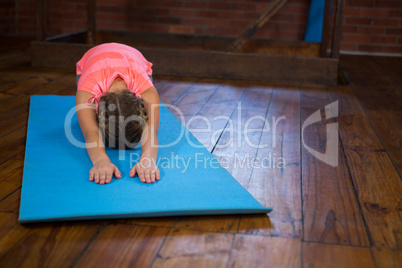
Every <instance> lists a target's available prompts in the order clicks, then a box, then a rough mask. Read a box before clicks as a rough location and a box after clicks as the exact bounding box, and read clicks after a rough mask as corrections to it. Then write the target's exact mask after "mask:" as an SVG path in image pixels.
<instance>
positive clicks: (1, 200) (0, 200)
mask: <svg viewBox="0 0 402 268" xmlns="http://www.w3.org/2000/svg"><path fill="white" fill-rule="evenodd" d="M21 188H22V186H19V187H18V188H17V189H15V190H14V191H12V192H11V193H9V194H8V195H6V196H5V197H3V198H2V199H0V203H1V202H3V201H4V200H5V199H7V198H8V197H9V196H11V195H12V194H14V193H15V192H16V191H18V190H19V189H21ZM3 212H4V211H3Z"/></svg>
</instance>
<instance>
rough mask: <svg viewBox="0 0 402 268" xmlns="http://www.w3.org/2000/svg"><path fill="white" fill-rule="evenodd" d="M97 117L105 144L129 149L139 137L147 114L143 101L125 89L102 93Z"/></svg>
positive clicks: (135, 143)
mask: <svg viewBox="0 0 402 268" xmlns="http://www.w3.org/2000/svg"><path fill="white" fill-rule="evenodd" d="M97 119H98V123H99V129H100V131H101V132H102V135H103V140H104V143H105V146H108V147H110V148H115V149H131V148H134V147H135V146H136V145H137V144H138V142H139V141H140V139H141V135H142V132H143V131H144V128H145V126H146V122H147V121H148V114H147V110H146V109H145V106H144V101H143V100H142V99H141V98H138V97H137V96H135V94H134V93H132V92H130V91H129V90H127V89H126V90H123V91H120V92H118V93H114V92H110V93H106V94H104V95H102V97H101V98H100V100H99V105H98V116H97Z"/></svg>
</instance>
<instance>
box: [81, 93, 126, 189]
mask: <svg viewBox="0 0 402 268" xmlns="http://www.w3.org/2000/svg"><path fill="white" fill-rule="evenodd" d="M91 96H92V94H91V93H89V92H86V91H83V90H77V94H76V98H75V106H76V110H77V117H78V122H79V123H80V127H81V131H82V134H83V135H84V138H85V144H86V147H87V151H88V155H89V158H90V159H91V161H92V164H93V167H92V168H91V170H90V172H89V180H90V181H93V180H95V183H100V184H104V183H109V182H110V181H111V180H112V177H113V174H114V175H115V177H116V178H120V177H121V173H120V171H119V170H118V168H117V167H116V166H115V165H113V164H112V163H111V162H110V159H109V157H108V156H107V154H106V152H105V146H104V144H103V141H102V138H100V136H99V126H98V122H97V121H96V112H95V109H94V106H88V105H87V104H86V100H87V99H88V98H89V97H91Z"/></svg>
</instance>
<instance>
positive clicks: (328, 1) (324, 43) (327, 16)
mask: <svg viewBox="0 0 402 268" xmlns="http://www.w3.org/2000/svg"><path fill="white" fill-rule="evenodd" d="M332 1H333V0H325V10H324V24H323V26H322V39H321V47H320V57H327V56H328V54H327V49H328V38H329V31H330V28H331V26H330V24H331V23H330V22H331V10H332Z"/></svg>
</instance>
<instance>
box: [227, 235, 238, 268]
mask: <svg viewBox="0 0 402 268" xmlns="http://www.w3.org/2000/svg"><path fill="white" fill-rule="evenodd" d="M236 235H237V234H233V240H232V244H231V245H230V252H229V256H228V261H227V262H226V266H225V268H228V267H229V264H230V261H231V259H232V251H233V247H234V244H235V240H236Z"/></svg>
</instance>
